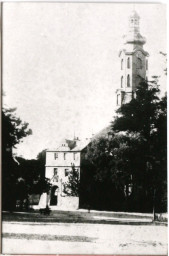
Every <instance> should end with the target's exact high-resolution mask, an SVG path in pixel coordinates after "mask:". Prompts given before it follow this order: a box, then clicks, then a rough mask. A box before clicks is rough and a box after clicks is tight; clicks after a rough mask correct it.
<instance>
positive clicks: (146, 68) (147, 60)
mask: <svg viewBox="0 0 169 256" xmlns="http://www.w3.org/2000/svg"><path fill="white" fill-rule="evenodd" d="M146 70H148V60H146Z"/></svg>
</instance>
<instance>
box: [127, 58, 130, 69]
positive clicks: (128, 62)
mask: <svg viewBox="0 0 169 256" xmlns="http://www.w3.org/2000/svg"><path fill="white" fill-rule="evenodd" d="M127 68H130V58H129V57H128V58H127Z"/></svg>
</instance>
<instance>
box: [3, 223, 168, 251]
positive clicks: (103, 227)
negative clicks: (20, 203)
mask: <svg viewBox="0 0 169 256" xmlns="http://www.w3.org/2000/svg"><path fill="white" fill-rule="evenodd" d="M2 232H3V234H2V253H3V254H11V253H12V254H72V253H73V254H163V255H165V254H167V227H166V226H159V225H144V224H143V225H124V224H121V225H116V224H93V223H92V224H91V223H90V224H87V223H85V224H84V223H49V222H48V223H42V222H41V223H40V222H39V223H38V222H36V223H35V222H29V223H28V222H20V223H19V222H14V221H13V222H6V221H4V222H3V223H2Z"/></svg>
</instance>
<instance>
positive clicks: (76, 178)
mask: <svg viewBox="0 0 169 256" xmlns="http://www.w3.org/2000/svg"><path fill="white" fill-rule="evenodd" d="M79 186H80V174H79V171H78V170H76V168H75V166H74V165H72V169H71V171H70V173H69V175H68V182H65V183H64V193H65V194H67V195H69V196H79Z"/></svg>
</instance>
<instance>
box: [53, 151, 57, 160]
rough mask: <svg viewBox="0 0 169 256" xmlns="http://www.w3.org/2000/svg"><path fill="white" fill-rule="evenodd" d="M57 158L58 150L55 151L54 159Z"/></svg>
mask: <svg viewBox="0 0 169 256" xmlns="http://www.w3.org/2000/svg"><path fill="white" fill-rule="evenodd" d="M56 158H58V153H57V152H55V153H54V159H55V160H56Z"/></svg>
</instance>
